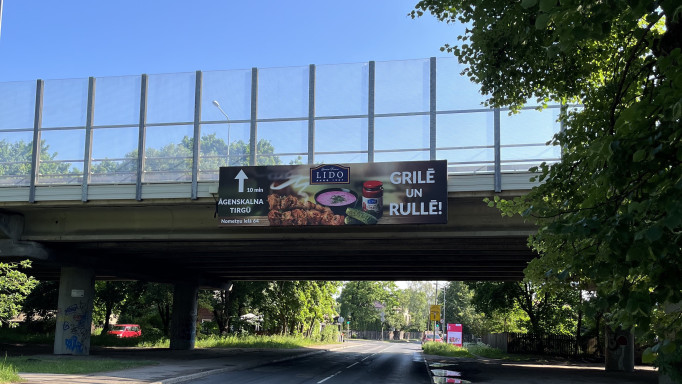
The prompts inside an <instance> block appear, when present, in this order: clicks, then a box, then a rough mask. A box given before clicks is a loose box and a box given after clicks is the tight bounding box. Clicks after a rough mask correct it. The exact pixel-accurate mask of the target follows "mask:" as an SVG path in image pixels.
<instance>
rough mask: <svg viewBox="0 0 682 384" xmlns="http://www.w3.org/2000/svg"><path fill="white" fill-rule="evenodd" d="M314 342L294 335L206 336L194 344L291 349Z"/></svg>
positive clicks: (314, 342)
mask: <svg viewBox="0 0 682 384" xmlns="http://www.w3.org/2000/svg"><path fill="white" fill-rule="evenodd" d="M315 344H321V343H320V342H316V341H313V340H311V339H306V338H303V337H295V336H207V337H205V338H201V339H197V341H196V344H195V346H196V348H277V349H293V348H302V347H307V346H310V345H315ZM325 344H327V343H325Z"/></svg>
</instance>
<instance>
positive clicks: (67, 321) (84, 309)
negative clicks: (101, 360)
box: [57, 301, 91, 355]
mask: <svg viewBox="0 0 682 384" xmlns="http://www.w3.org/2000/svg"><path fill="white" fill-rule="evenodd" d="M88 308H90V306H89V305H88V302H86V301H81V302H80V303H77V304H72V305H70V306H68V307H66V308H65V309H64V313H63V314H61V316H58V317H57V321H61V323H62V330H63V331H64V346H65V347H66V350H67V351H71V352H73V353H74V354H79V355H81V354H87V353H88V347H87V343H85V341H86V340H87V339H88V338H89V337H90V323H91V320H90V313H89V311H88Z"/></svg>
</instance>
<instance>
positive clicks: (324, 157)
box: [315, 151, 369, 164]
mask: <svg viewBox="0 0 682 384" xmlns="http://www.w3.org/2000/svg"><path fill="white" fill-rule="evenodd" d="M368 157H369V155H368V154H367V151H364V152H353V153H318V154H316V155H315V164H351V163H366V162H367V159H368Z"/></svg>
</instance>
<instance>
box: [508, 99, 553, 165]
mask: <svg viewBox="0 0 682 384" xmlns="http://www.w3.org/2000/svg"><path fill="white" fill-rule="evenodd" d="M559 113H560V109H559V108H548V109H545V110H543V111H537V110H533V109H526V110H522V111H521V112H519V113H518V114H514V115H511V116H509V114H508V113H507V112H506V111H502V113H501V115H500V141H501V143H502V146H501V149H500V157H501V161H502V164H503V168H504V169H505V170H507V171H527V170H528V168H530V167H532V166H535V165H538V164H540V163H542V162H543V161H547V162H555V161H556V160H558V159H559V158H560V156H561V150H560V148H559V147H558V146H548V145H546V143H547V142H548V141H550V140H551V139H552V137H553V136H554V134H555V133H557V132H559V130H560V129H561V125H560V123H559V122H558V121H557V119H558V118H559Z"/></svg>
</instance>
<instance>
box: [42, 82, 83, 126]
mask: <svg viewBox="0 0 682 384" xmlns="http://www.w3.org/2000/svg"><path fill="white" fill-rule="evenodd" d="M87 105H88V79H67V80H45V88H44V90H43V123H42V128H54V127H84V126H85V118H86V116H87Z"/></svg>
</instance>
